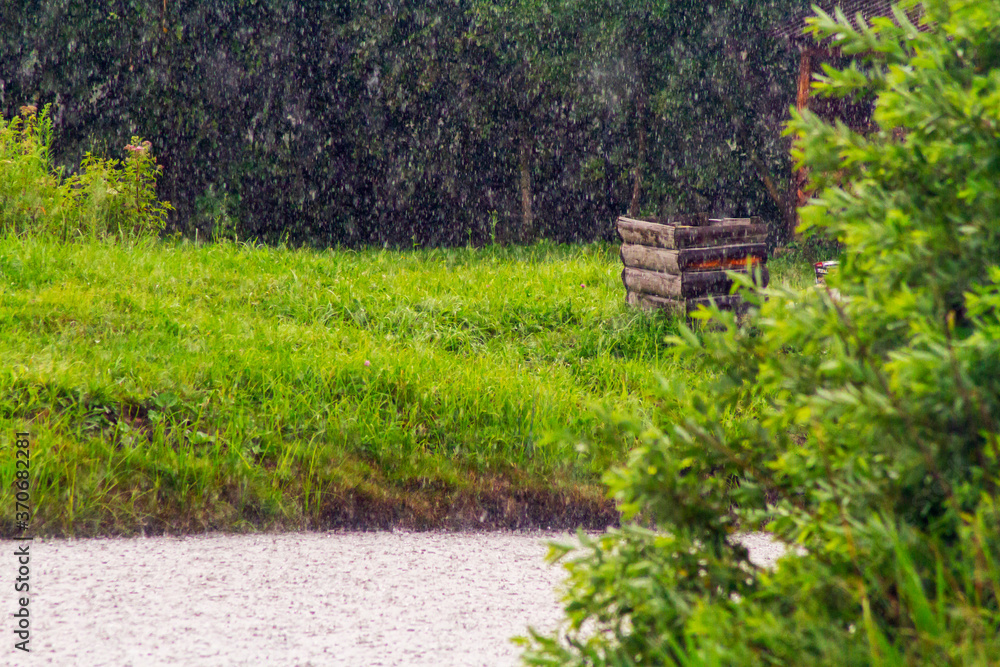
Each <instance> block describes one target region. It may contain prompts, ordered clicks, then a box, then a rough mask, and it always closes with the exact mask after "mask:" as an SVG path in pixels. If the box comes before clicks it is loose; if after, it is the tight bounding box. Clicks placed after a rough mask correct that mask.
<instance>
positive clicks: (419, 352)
mask: <svg viewBox="0 0 1000 667" xmlns="http://www.w3.org/2000/svg"><path fill="white" fill-rule="evenodd" d="M619 272H620V266H619V263H618V258H617V248H616V247H612V246H608V245H592V246H582V247H581V246H577V247H567V246H555V245H536V246H533V247H530V248H487V249H451V250H428V251H413V252H394V251H364V252H353V251H332V250H331V251H326V252H317V251H309V250H290V249H283V248H263V247H256V248H254V247H249V246H245V245H234V244H220V245H206V246H194V245H191V244H187V243H182V244H170V243H156V244H147V245H140V246H138V247H133V248H123V247H120V246H114V245H108V244H104V243H97V242H94V243H72V244H68V245H63V244H58V243H55V242H51V241H43V240H28V239H17V238H6V239H0V299H2V309H0V418H2V421H3V425H2V428H3V430H2V436H0V442H2V446H3V450H4V451H3V453H2V457H0V473H2V478H3V485H2V490H0V503H3V507H4V508H6V509H5V511H4V514H3V517H2V524H0V533H2V534H3V535H11V534H13V533H14V532H15V525H14V515H13V507H14V493H15V490H14V487H13V484H12V480H13V476H14V464H13V454H12V445H13V434H14V432H15V431H16V430H27V431H28V432H30V434H31V479H32V491H31V502H32V505H33V507H34V509H35V518H34V521H33V530H34V532H35V533H36V534H48V535H67V534H73V535H94V534H134V533H139V532H146V533H158V532H163V531H167V532H197V531H203V530H212V529H221V530H249V529H260V528H275V529H292V528H329V527H389V526H396V525H398V526H408V527H414V528H425V527H433V526H442V527H479V526H482V527H516V526H529V525H533V526H553V527H555V526H570V525H591V526H595V527H603V526H604V525H607V523H609V522H611V521H613V520H614V512H613V511H612V509H613V508H611V507H610V506H609V505H608V503H607V502H606V501H605V500H604V499H603V493H602V490H601V488H600V486H599V482H598V480H599V475H600V473H601V472H602V471H603V469H605V468H606V466H607V465H609V464H611V463H613V462H617V461H621V460H622V459H623V456H624V454H625V452H623V451H599V452H593V451H589V452H583V451H580V450H579V448H578V447H576V446H575V444H574V443H575V442H576V441H575V440H574V439H573V438H566V437H561V434H564V433H575V434H578V435H579V434H583V435H584V436H585V435H586V434H589V433H594V432H595V431H596V430H597V429H599V428H601V421H600V419H599V418H598V417H597V416H596V415H595V412H594V411H593V409H592V408H593V407H594V406H595V405H605V406H608V407H610V408H612V409H622V410H628V411H630V412H634V413H642V412H643V411H644V410H645V411H649V410H655V405H656V402H655V400H654V398H653V396H654V392H653V388H654V386H655V383H656V376H657V374H663V375H670V374H672V373H676V372H680V371H679V369H677V368H675V367H674V366H673V362H672V361H671V359H670V357H669V355H667V354H665V350H664V349H663V346H662V343H661V341H662V339H663V337H664V336H665V335H667V334H668V333H671V332H672V330H673V329H674V327H675V324H674V322H673V321H672V320H670V319H669V318H665V317H654V316H649V315H645V314H642V313H637V312H634V311H631V310H629V309H627V308H626V307H625V306H624V305H623V298H622V297H623V294H622V287H621V283H620V281H619V277H618V274H619ZM799 273H800V272H795V273H794V274H793V273H789V272H788V271H787V270H786V271H785V272H784V275H785V276H786V277H787V279H789V280H793V281H799V280H800V279H801V276H800V275H799ZM782 275H783V273H782V269H781V267H780V266H779V267H777V270H776V271H775V276H776V278H777V279H778V280H781V279H782Z"/></svg>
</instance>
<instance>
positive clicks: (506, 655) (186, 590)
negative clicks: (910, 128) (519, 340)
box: [0, 533, 781, 667]
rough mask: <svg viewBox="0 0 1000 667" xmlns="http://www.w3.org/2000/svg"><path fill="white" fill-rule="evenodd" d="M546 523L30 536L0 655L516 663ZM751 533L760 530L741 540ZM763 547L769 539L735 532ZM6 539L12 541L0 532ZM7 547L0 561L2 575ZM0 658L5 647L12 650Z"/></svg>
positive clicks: (549, 614)
mask: <svg viewBox="0 0 1000 667" xmlns="http://www.w3.org/2000/svg"><path fill="white" fill-rule="evenodd" d="M551 539H558V540H561V541H566V540H569V539H570V538H569V536H565V535H557V534H552V533H530V534H526V533H334V534H323V533H292V534H282V535H251V536H231V535H211V536H203V537H185V538H171V537H167V538H149V539H131V540H112V539H96V540H50V541H40V540H35V541H34V542H33V543H32V546H31V575H30V576H31V593H32V598H31V603H30V613H31V617H32V626H31V648H32V653H31V655H30V656H25V655H24V654H22V653H20V652H18V651H15V650H13V643H14V641H16V638H15V637H14V636H13V633H12V630H13V629H14V624H13V621H14V619H13V618H12V617H11V615H10V614H11V613H13V611H14V610H15V608H16V607H15V605H16V600H15V597H14V596H15V594H14V592H13V590H12V589H13V585H11V586H9V587H8V586H7V585H3V588H4V589H7V590H8V593H6V594H4V595H3V596H2V605H3V611H4V616H3V617H4V618H5V619H7V620H6V621H5V622H4V623H3V627H2V628H0V637H3V642H4V645H3V646H2V647H0V664H14V665H21V664H24V665H33V664H39V665H41V664H44V665H60V666H67V667H68V666H71V665H81V666H90V665H114V666H116V667H121V666H125V665H132V666H134V667H140V666H142V667H145V666H147V665H150V666H153V665H191V666H198V667H201V666H210V665H314V666H317V667H318V666H320V665H350V666H355V665H357V666H363V665H435V666H438V667H442V666H450V665H491V666H492V665H513V664H517V659H518V655H519V649H518V647H516V646H514V645H513V644H511V643H510V641H509V638H510V637H512V636H514V635H518V634H524V633H525V632H526V628H527V627H528V626H529V625H532V626H534V627H535V628H537V629H540V630H549V629H552V628H554V627H555V626H556V625H557V624H558V622H559V618H560V606H559V604H558V597H557V593H556V588H557V585H558V583H559V582H560V581H561V580H562V578H563V574H562V573H563V570H562V569H561V568H560V567H552V566H549V565H546V564H545V562H544V560H543V557H544V555H545V553H546V546H545V542H546V541H547V540H551ZM753 540H756V541H757V543H756V544H755V543H752V542H753ZM744 541H745V543H747V546H748V547H749V548H751V551H752V553H753V556H754V557H755V558H756V559H759V560H760V561H761V563H767V562H770V561H771V560H773V558H774V557H776V556H777V555H778V554H780V551H781V549H780V547H778V545H773V544H771V543H770V542H769V541H768V540H767V538H766V537H763V536H753V535H751V536H747V539H745V540H744ZM3 547H4V548H3V551H4V553H8V554H12V553H13V550H14V549H13V543H12V542H10V541H6V542H4V543H3ZM15 560H16V559H15V558H14V557H13V556H5V557H4V558H3V561H4V562H2V563H0V572H2V573H3V575H4V576H3V580H6V581H10V582H13V579H14V576H15V574H14V571H15V568H16V563H15V562H14V561H15ZM8 659H9V662H8Z"/></svg>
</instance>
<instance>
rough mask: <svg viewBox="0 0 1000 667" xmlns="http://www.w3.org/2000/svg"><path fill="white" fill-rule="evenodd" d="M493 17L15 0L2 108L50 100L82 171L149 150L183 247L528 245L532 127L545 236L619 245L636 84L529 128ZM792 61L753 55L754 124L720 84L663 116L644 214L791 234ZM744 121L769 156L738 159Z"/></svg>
mask: <svg viewBox="0 0 1000 667" xmlns="http://www.w3.org/2000/svg"><path fill="white" fill-rule="evenodd" d="M736 4H739V3H736ZM475 16H476V14H475V12H474V11H473V6H472V3H471V2H468V1H466V0H430V1H428V2H416V1H408V0H402V1H400V2H378V1H377V0H357V1H348V0H340V1H339V2H318V1H309V0H296V1H291V0H256V1H255V0H242V1H240V0H229V1H221V2H204V0H165V1H160V0H142V1H138V0H132V1H118V2H101V3H93V2H86V1H83V0H25V1H24V2H18V3H12V2H6V3H2V6H0V26H2V28H0V112H2V113H4V115H5V116H6V117H10V116H12V115H13V114H15V113H16V110H17V109H18V107H19V106H20V105H22V104H27V103H34V104H37V105H39V107H41V105H44V104H47V103H53V118H54V121H55V127H56V155H57V159H58V161H59V162H60V163H61V164H63V165H65V166H67V168H70V169H72V168H73V165H77V164H79V161H80V159H81V157H82V156H83V154H84V152H86V151H94V152H97V153H102V154H106V155H108V156H110V157H121V151H122V148H123V147H124V145H125V144H126V143H128V141H129V139H130V137H132V135H141V136H143V137H144V138H147V139H149V140H150V141H152V143H153V149H154V152H155V153H156V155H157V158H158V160H159V161H160V163H161V164H162V165H163V166H164V173H163V176H162V178H161V180H160V185H159V195H160V196H161V197H162V198H165V199H167V200H169V201H170V202H171V203H172V204H173V205H174V206H175V208H176V210H175V212H174V213H173V214H172V216H171V219H170V222H169V226H168V232H169V231H176V230H180V231H183V232H185V233H187V234H193V233H194V230H195V229H198V230H200V232H201V234H203V235H204V234H208V233H211V230H212V226H213V222H214V221H215V220H219V219H220V216H222V217H221V219H222V220H223V221H225V219H226V218H227V217H228V218H229V219H231V220H238V221H239V222H238V224H237V225H236V229H235V231H236V233H238V234H239V236H240V238H247V237H249V236H253V237H257V238H259V239H261V240H264V241H272V242H273V241H277V240H280V239H287V240H288V241H290V242H309V243H314V244H336V243H343V244H348V245H357V244H365V243H378V244H389V245H393V246H407V245H411V244H423V245H450V244H458V243H466V242H470V241H471V242H473V243H483V242H488V241H489V240H490V239H491V234H492V231H491V224H490V220H491V216H490V212H491V211H496V212H497V215H496V217H495V218H494V220H498V221H499V224H498V225H497V227H496V234H497V236H498V237H499V238H498V240H514V238H515V234H516V230H517V223H518V220H519V216H520V206H521V199H520V193H519V190H518V187H519V171H518V169H519V162H518V148H519V145H520V144H519V138H520V137H521V136H522V134H523V133H524V132H525V128H526V127H527V128H529V130H528V131H529V132H530V133H531V135H532V136H531V145H532V153H531V178H532V187H533V198H534V212H535V217H536V219H537V221H538V222H537V225H538V230H537V231H538V233H540V234H541V235H544V236H547V237H549V238H554V239H557V240H586V239H594V238H601V237H604V238H610V237H611V234H612V222H613V220H614V218H615V217H616V216H617V215H618V214H620V213H622V212H624V211H625V209H626V208H627V207H628V204H629V199H630V196H631V190H632V184H631V179H630V173H629V172H630V169H631V168H632V167H633V162H634V160H635V149H634V144H635V136H636V127H635V123H634V122H633V121H632V116H633V115H634V106H635V100H634V99H631V98H630V97H629V96H628V86H623V87H621V90H618V89H615V90H614V91H612V93H614V94H611V95H608V94H607V93H608V91H607V90H603V91H595V90H594V89H593V86H592V85H591V86H590V87H589V88H588V87H587V86H588V84H587V83H586V81H585V79H586V77H585V76H578V77H576V78H575V79H573V80H572V81H571V82H570V83H566V82H563V83H562V84H560V85H559V86H555V85H553V86H550V87H549V89H548V94H547V96H546V97H544V100H545V101H544V104H540V105H537V107H536V108H533V109H532V110H531V112H530V117H529V116H526V115H525V113H524V109H519V108H518V105H517V102H516V99H515V98H516V96H517V93H518V91H517V90H516V87H517V85H518V84H517V81H518V79H517V77H516V76H514V74H516V73H512V71H511V64H510V60H509V58H507V59H505V58H504V57H501V55H500V54H501V52H503V53H507V54H509V49H507V50H506V51H504V50H503V49H500V48H498V47H497V44H500V43H502V42H503V38H502V36H501V38H498V39H492V40H491V39H483V38H482V34H481V33H482V27H481V26H479V25H477V23H476V20H475ZM720 16H722V15H721V14H720ZM720 20H722V19H720ZM726 20H728V19H726ZM717 28H718V26H715V28H713V29H712V30H706V31H705V33H704V35H705V37H704V39H705V40H707V41H705V48H706V49H707V48H709V47H711V48H714V47H712V45H711V44H709V42H710V41H711V40H712V39H715V37H712V35H717V33H718V32H719V30H718V29H717ZM494 37H496V36H494ZM739 37H740V38H741V39H746V35H745V34H744V35H739ZM719 43H720V44H721V43H723V42H719ZM515 46H516V45H515ZM571 46H572V47H573V48H577V49H584V48H589V47H587V45H586V44H582V43H577V44H575V45H571ZM737 53H738V51H737ZM774 53H778V51H775V50H774V49H773V48H772V50H771V51H768V52H767V53H764V52H763V51H762V52H761V53H760V54H758V53H757V52H756V51H754V52H753V53H751V56H750V58H749V61H747V63H745V64H743V65H741V66H743V67H744V69H746V67H747V66H749V65H753V63H754V62H755V58H756V59H757V65H756V66H757V68H758V70H759V71H758V72H757V74H753V72H751V73H750V74H749V75H747V76H750V77H751V78H752V77H753V76H757V80H754V81H749V83H747V82H746V81H744V83H746V86H745V87H746V88H747V90H744V91H743V92H738V91H737V92H735V93H733V96H734V99H736V101H737V102H739V99H740V95H744V96H745V95H746V94H748V91H750V92H752V91H753V89H757V91H758V92H760V91H764V92H765V93H766V94H765V95H764V97H763V98H762V101H761V104H760V105H758V106H759V109H757V110H754V109H751V108H749V107H748V106H747V105H744V104H740V105H739V108H740V111H739V113H734V112H732V110H731V109H730V111H728V112H727V111H723V112H717V109H716V107H718V108H720V109H721V105H718V104H714V103H712V102H711V101H710V100H709V93H711V91H710V90H708V88H707V87H706V94H705V96H704V97H703V98H702V100H704V104H707V105H710V106H711V108H712V109H716V111H713V113H715V115H712V114H710V113H707V112H705V113H701V114H700V115H699V116H698V117H694V116H692V117H690V118H689V119H688V120H687V121H685V122H686V123H687V124H686V125H683V124H681V125H679V124H678V122H679V121H678V118H677V117H676V116H675V117H673V118H670V117H668V115H667V114H666V112H664V113H663V114H661V115H660V116H655V110H654V118H653V119H652V121H651V122H650V133H649V144H650V148H649V151H648V157H647V162H648V172H647V173H649V174H651V175H650V176H647V177H646V178H645V180H644V183H645V184H646V193H647V194H646V197H645V198H644V206H645V207H646V208H648V209H650V210H669V209H683V208H703V209H710V210H712V211H713V212H715V213H719V214H729V215H739V214H756V215H764V216H765V217H766V218H768V219H769V220H771V221H772V222H777V221H779V220H780V218H781V211H780V209H779V206H778V204H777V203H776V202H774V201H773V200H771V199H769V198H768V195H767V192H766V190H765V188H764V187H763V185H762V179H761V178H760V177H759V174H757V175H754V174H752V173H751V172H752V170H751V169H750V166H749V164H750V158H751V157H754V158H755V159H756V158H757V157H763V158H764V162H766V163H767V169H769V170H770V171H771V173H772V174H773V175H774V179H775V181H777V182H783V181H784V180H787V172H788V160H787V157H786V149H785V148H783V147H782V146H781V144H780V141H779V139H778V133H779V131H780V129H779V127H778V122H779V121H780V120H781V116H782V115H785V114H786V110H787V106H788V103H789V101H790V90H791V88H792V86H793V85H794V75H791V76H788V70H789V62H792V63H793V60H789V58H787V57H786V58H785V59H784V60H782V61H781V62H780V63H776V62H773V61H768V60H766V59H767V58H773V57H774V56H773V54H774ZM768 54H771V55H768ZM595 57H596V56H595ZM726 57H727V56H725V54H723V56H722V58H721V59H720V62H724V61H725V58H726ZM742 58H743V60H745V61H746V60H747V56H746V53H745V52H744V53H743V56H742ZM761 59H764V60H763V61H762V60H761ZM762 63H763V64H762ZM793 64H794V63H793ZM682 69H683V68H682V67H680V66H677V71H678V76H679V77H682V76H683V72H682V71H681V70H682ZM761 72H764V74H761ZM697 76H702V75H701V74H699V75H697ZM762 76H763V77H764V78H763V79H762V78H761V77H762ZM695 81H696V83H697V80H696V79H695ZM761 81H764V85H761ZM715 83H716V84H717V85H716V86H715V87H716V88H719V85H718V84H719V82H718V81H716V82H715ZM609 85H617V84H613V83H612V84H609ZM698 85H701V84H698ZM722 87H723V88H724V87H725V86H722ZM724 94H727V95H728V94H729V93H725V91H724ZM661 97H662V96H661ZM694 97H695V98H697V95H694ZM758 97H760V96H758ZM609 99H610V100H612V101H611V102H608V100H609ZM655 102H656V100H655V99H654V100H653V101H652V102H651V107H652V106H653V105H654V103H655ZM685 102H690V100H685ZM661 106H663V105H661ZM669 106H670V105H667V107H669ZM674 106H676V105H674ZM706 108H708V107H706ZM703 111H704V110H703ZM737 116H738V117H737ZM526 119H527V120H526ZM748 124H749V125H754V124H756V126H757V128H758V129H757V130H755V133H754V134H753V136H754V137H755V138H754V139H753V140H752V141H749V143H751V144H754V147H752V148H751V150H752V151H753V152H754V155H753V156H749V155H748V154H747V152H746V150H744V149H742V148H733V146H734V143H733V142H734V141H735V142H737V143H739V142H742V143H744V144H745V143H748V142H747V141H745V139H746V135H747V132H746V127H747V126H748ZM692 125H697V131H695V132H693V133H692V132H691V131H690V127H691V126H692ZM760 128H764V129H763V130H761V129H760ZM760 137H764V139H763V140H761V139H760ZM762 143H763V144H766V145H762ZM727 146H728V148H727ZM758 162H759V160H758Z"/></svg>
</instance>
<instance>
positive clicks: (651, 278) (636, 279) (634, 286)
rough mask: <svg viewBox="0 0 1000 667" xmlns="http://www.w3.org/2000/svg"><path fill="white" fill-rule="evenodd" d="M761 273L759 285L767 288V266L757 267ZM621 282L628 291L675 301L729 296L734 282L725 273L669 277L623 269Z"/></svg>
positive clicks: (661, 274)
mask: <svg viewBox="0 0 1000 667" xmlns="http://www.w3.org/2000/svg"><path fill="white" fill-rule="evenodd" d="M760 272H761V284H760V286H761V287H766V286H767V284H768V282H769V280H770V276H769V274H768V271H767V267H766V266H762V267H760ZM735 273H746V270H745V269H744V270H742V271H735ZM622 283H624V285H625V289H626V290H628V291H629V292H638V293H640V294H648V295H650V296H658V297H664V298H667V299H677V298H689V297H697V296H707V295H726V294H729V290H730V288H731V287H732V284H733V280H732V278H730V277H729V276H728V275H727V273H726V272H725V271H696V272H685V273H681V274H671V273H661V272H659V271H647V270H645V269H633V268H631V267H625V269H624V270H622Z"/></svg>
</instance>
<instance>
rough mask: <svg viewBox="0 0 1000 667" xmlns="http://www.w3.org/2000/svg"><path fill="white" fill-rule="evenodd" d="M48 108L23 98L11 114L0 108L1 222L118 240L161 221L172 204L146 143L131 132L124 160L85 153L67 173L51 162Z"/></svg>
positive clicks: (152, 230)
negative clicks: (162, 194)
mask: <svg viewBox="0 0 1000 667" xmlns="http://www.w3.org/2000/svg"><path fill="white" fill-rule="evenodd" d="M49 111H50V109H49V107H45V108H44V109H42V111H41V112H39V111H38V109H37V107H35V106H33V105H25V106H23V107H21V109H20V116H17V117H14V118H12V119H11V120H9V121H8V120H6V119H4V118H3V117H2V116H0V229H2V230H3V231H4V232H6V233H14V234H22V233H23V234H39V235H48V236H53V237H58V238H62V239H63V240H67V239H68V238H70V237H73V238H75V237H77V236H89V237H91V238H117V239H119V240H121V241H125V240H126V239H136V238H139V237H143V236H150V235H155V234H156V233H157V232H159V231H160V230H161V229H163V227H164V224H165V223H166V217H167V212H168V211H170V210H172V209H173V207H172V206H171V205H170V203H169V202H163V201H159V200H158V199H157V198H156V178H157V175H158V173H159V168H158V165H157V164H156V158H154V157H153V154H152V144H151V143H150V142H149V141H143V140H142V139H141V138H140V137H132V143H130V144H128V145H127V146H125V150H124V152H125V153H126V156H127V157H126V158H125V161H124V162H120V161H118V160H114V159H108V158H102V157H97V156H94V155H92V154H90V153H87V154H86V155H85V156H84V158H83V162H82V163H81V165H80V168H79V170H78V171H77V172H76V173H74V174H72V175H70V176H69V177H66V176H65V171H64V170H63V169H62V168H56V167H55V166H54V165H53V160H52V143H53V130H52V120H51V118H50V114H49Z"/></svg>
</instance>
